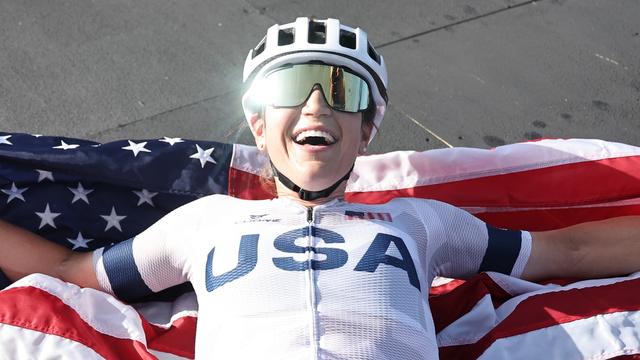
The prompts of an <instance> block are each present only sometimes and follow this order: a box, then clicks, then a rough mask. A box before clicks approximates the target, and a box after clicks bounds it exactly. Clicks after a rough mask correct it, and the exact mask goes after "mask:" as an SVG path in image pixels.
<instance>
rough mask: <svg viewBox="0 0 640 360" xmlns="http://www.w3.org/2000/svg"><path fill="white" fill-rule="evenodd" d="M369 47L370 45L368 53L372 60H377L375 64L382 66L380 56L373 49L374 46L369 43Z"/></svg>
mask: <svg viewBox="0 0 640 360" xmlns="http://www.w3.org/2000/svg"><path fill="white" fill-rule="evenodd" d="M367 45H368V48H367V52H368V53H369V56H371V58H372V59H373V60H375V62H377V63H378V64H380V55H378V53H377V52H376V50H375V49H374V48H373V46H371V43H367Z"/></svg>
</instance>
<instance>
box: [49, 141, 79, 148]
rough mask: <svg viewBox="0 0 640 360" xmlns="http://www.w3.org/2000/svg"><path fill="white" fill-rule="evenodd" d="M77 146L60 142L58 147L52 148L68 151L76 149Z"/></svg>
mask: <svg viewBox="0 0 640 360" xmlns="http://www.w3.org/2000/svg"><path fill="white" fill-rule="evenodd" d="M78 146H80V145H78V144H67V143H66V142H64V140H60V145H58V146H54V147H53V148H54V149H62V150H70V149H75V148H77V147H78Z"/></svg>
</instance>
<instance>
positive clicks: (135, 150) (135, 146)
mask: <svg viewBox="0 0 640 360" xmlns="http://www.w3.org/2000/svg"><path fill="white" fill-rule="evenodd" d="M127 141H129V146H124V147H122V149H124V150H131V151H133V157H136V156H138V153H139V152H141V151H143V152H151V150H149V149H146V148H145V147H144V146H145V145H147V142H146V141H144V142H141V143H137V144H136V143H134V142H133V141H131V140H127Z"/></svg>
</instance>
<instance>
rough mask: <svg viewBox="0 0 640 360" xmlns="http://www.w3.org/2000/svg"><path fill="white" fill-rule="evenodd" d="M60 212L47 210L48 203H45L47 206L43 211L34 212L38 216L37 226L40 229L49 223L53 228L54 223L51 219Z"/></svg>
mask: <svg viewBox="0 0 640 360" xmlns="http://www.w3.org/2000/svg"><path fill="white" fill-rule="evenodd" d="M60 214H61V213H54V212H51V210H49V203H47V207H45V209H44V212H36V215H38V216H39V217H40V227H38V229H42V228H43V227H44V226H45V225H50V226H52V227H53V228H56V224H54V222H53V219H55V218H56V217H58V216H60ZM56 229H57V228H56Z"/></svg>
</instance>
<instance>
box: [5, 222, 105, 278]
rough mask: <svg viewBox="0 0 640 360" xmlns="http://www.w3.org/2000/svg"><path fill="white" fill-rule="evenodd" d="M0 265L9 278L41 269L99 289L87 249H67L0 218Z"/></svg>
mask: <svg viewBox="0 0 640 360" xmlns="http://www.w3.org/2000/svg"><path fill="white" fill-rule="evenodd" d="M0 269H2V270H3V271H4V273H5V274H6V275H7V277H9V279H10V280H12V281H16V280H18V279H20V278H22V277H24V276H26V275H29V274H33V273H42V274H46V275H50V276H54V277H57V278H59V279H61V280H64V281H67V282H71V283H74V284H76V285H78V286H82V287H92V288H94V289H100V287H99V285H98V281H97V279H96V275H95V271H94V269H93V262H92V258H91V253H90V252H89V253H80V252H75V251H71V250H70V249H67V248H66V247H64V246H61V245H58V244H55V243H53V242H51V241H47V240H46V239H44V238H42V237H40V236H39V235H37V234H34V233H32V232H30V231H27V230H25V229H22V228H19V227H17V226H15V225H12V224H10V223H7V222H5V221H3V220H0Z"/></svg>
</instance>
